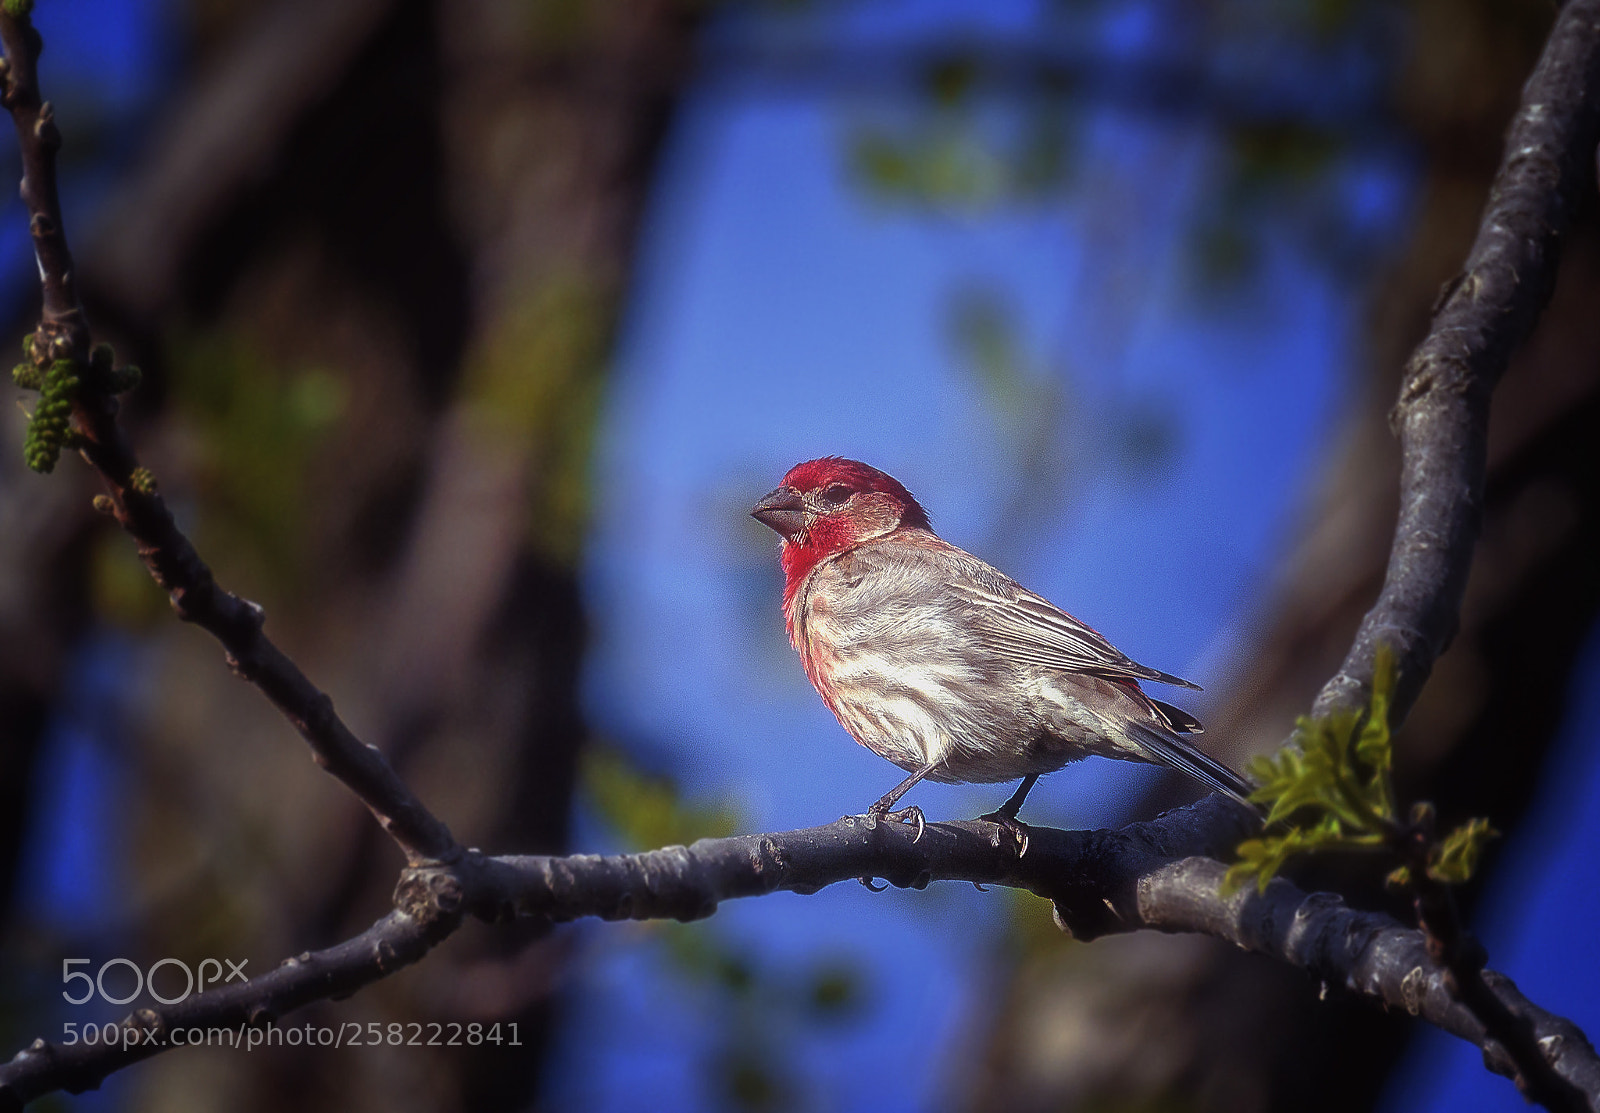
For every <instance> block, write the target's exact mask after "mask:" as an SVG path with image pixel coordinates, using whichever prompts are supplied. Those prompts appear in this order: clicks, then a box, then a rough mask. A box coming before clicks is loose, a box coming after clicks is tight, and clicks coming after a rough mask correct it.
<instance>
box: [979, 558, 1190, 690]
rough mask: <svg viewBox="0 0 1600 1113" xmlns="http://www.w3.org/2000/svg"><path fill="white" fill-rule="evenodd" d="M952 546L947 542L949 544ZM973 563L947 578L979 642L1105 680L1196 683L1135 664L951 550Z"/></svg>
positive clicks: (1011, 583) (1073, 621)
mask: <svg viewBox="0 0 1600 1113" xmlns="http://www.w3.org/2000/svg"><path fill="white" fill-rule="evenodd" d="M952 548H953V546H952ZM955 552H956V553H959V554H960V556H961V557H964V558H966V561H970V562H971V564H972V565H974V566H976V567H968V568H963V569H962V571H963V572H964V573H965V574H963V575H960V576H955V577H951V579H950V580H949V581H947V586H948V589H949V591H950V592H951V593H952V594H954V595H955V596H957V597H958V598H960V599H961V600H962V601H963V602H964V603H965V604H966V606H965V607H964V610H965V616H966V619H967V622H968V623H969V626H968V629H969V631H970V632H971V633H972V634H973V635H975V636H976V637H978V638H979V639H980V640H981V641H982V642H983V643H984V644H985V645H987V646H988V647H990V648H991V649H993V650H995V651H996V652H998V653H1002V654H1005V655H1006V656H1008V657H1011V658H1013V659H1014V660H1017V661H1022V662H1025V663H1027V664H1031V665H1039V666H1042V667H1044V668H1053V669H1068V670H1071V671H1074V672H1086V673H1091V674H1093V675H1095V676H1103V677H1106V678H1107V679H1110V680H1157V681H1160V682H1161V683H1163V684H1176V685H1178V686H1179V687H1182V688H1194V689H1197V690H1198V689H1199V687H1200V685H1198V684H1195V683H1193V682H1191V681H1188V680H1184V679H1183V678H1182V677H1177V676H1173V675H1172V674H1171V673H1165V672H1162V671H1161V670H1160V669H1153V668H1151V667H1149V666H1148V665H1141V664H1139V663H1138V662H1137V661H1135V660H1133V659H1132V658H1130V657H1129V656H1128V655H1127V654H1125V653H1123V652H1122V651H1121V650H1120V649H1118V648H1117V647H1116V646H1114V645H1112V644H1111V643H1110V642H1108V641H1107V640H1106V639H1105V637H1104V636H1103V635H1102V634H1101V633H1100V632H1099V631H1098V630H1095V629H1094V628H1093V627H1091V626H1086V625H1085V624H1084V623H1082V622H1079V621H1078V620H1077V619H1075V618H1073V617H1072V616H1071V615H1070V614H1067V613H1066V612H1065V611H1063V610H1062V609H1061V608H1059V607H1057V606H1056V605H1055V604H1053V603H1051V602H1050V601H1049V600H1048V599H1045V598H1043V597H1041V596H1038V595H1035V594H1034V593H1033V592H1031V591H1029V590H1028V589H1027V588H1025V587H1023V586H1022V585H1020V584H1018V583H1017V582H1016V581H1014V580H1012V579H1009V578H1008V577H1006V576H1004V575H1002V574H1001V573H1000V572H998V571H996V570H995V569H994V568H992V567H990V566H989V565H988V564H985V563H984V562H983V561H981V560H979V559H978V558H977V557H975V556H973V555H972V554H970V553H966V552H963V551H962V550H960V549H956V550H955Z"/></svg>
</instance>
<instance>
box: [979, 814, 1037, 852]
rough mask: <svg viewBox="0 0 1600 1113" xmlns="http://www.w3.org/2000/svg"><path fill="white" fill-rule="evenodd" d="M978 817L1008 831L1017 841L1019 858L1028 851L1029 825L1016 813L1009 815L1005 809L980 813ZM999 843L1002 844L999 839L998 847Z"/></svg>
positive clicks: (996, 844)
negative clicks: (985, 813)
mask: <svg viewBox="0 0 1600 1113" xmlns="http://www.w3.org/2000/svg"><path fill="white" fill-rule="evenodd" d="M978 819H979V820H981V821H982V822H985V823H993V824H994V825H995V826H996V827H998V828H1000V829H1001V830H1002V831H1005V832H1008V833H1009V834H1010V835H1011V837H1012V839H1014V840H1015V841H1016V844H1017V857H1018V858H1021V857H1022V856H1023V855H1025V854H1027V853H1028V825H1027V824H1026V823H1024V822H1022V820H1020V819H1018V818H1017V817H1016V816H1014V815H1008V814H1007V813H1006V812H1004V811H998V812H990V813H989V814H987V815H980V816H979V817H978ZM999 845H1000V844H999V842H998V841H997V842H996V843H995V846H996V847H997V848H998V847H999Z"/></svg>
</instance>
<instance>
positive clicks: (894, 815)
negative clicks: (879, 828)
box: [867, 804, 927, 843]
mask: <svg viewBox="0 0 1600 1113" xmlns="http://www.w3.org/2000/svg"><path fill="white" fill-rule="evenodd" d="M867 818H868V819H871V820H874V821H876V820H879V819H887V820H888V821H889V822H890V823H914V824H916V827H917V833H916V835H914V836H913V837H912V839H911V841H912V842H913V843H918V842H921V841H922V832H923V831H924V830H925V829H926V827H927V824H926V823H925V822H924V821H923V819H922V809H921V808H919V807H917V806H916V805H915V804H911V805H909V806H908V807H904V808H901V809H900V810H899V811H897V812H891V811H889V810H888V809H887V808H882V809H880V808H879V807H878V805H876V804H874V805H872V807H870V808H868V809H867Z"/></svg>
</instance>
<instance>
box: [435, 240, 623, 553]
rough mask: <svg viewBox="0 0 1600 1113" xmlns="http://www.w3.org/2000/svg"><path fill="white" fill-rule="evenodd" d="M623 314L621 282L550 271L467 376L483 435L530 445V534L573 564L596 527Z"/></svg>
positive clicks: (518, 305) (536, 544)
mask: <svg viewBox="0 0 1600 1113" xmlns="http://www.w3.org/2000/svg"><path fill="white" fill-rule="evenodd" d="M615 313H616V294H615V290H614V289H613V286H612V284H611V283H608V282H605V281H602V280H600V279H597V278H595V277H594V276H592V275H589V274H586V273H583V272H579V271H567V272H559V273H556V274H553V275H550V276H548V277H546V278H545V279H544V280H543V281H542V282H540V283H539V284H537V285H536V286H535V287H534V288H533V289H532V290H531V291H529V292H527V293H525V294H524V295H522V297H521V299H520V300H519V301H518V302H517V303H516V306H515V308H514V309H513V310H512V311H510V312H507V313H505V314H504V315H503V316H502V318H501V321H500V325H499V328H498V331H497V332H496V333H495V334H494V335H492V336H491V337H490V338H489V341H488V343H487V345H486V346H485V348H484V350H483V351H482V352H481V353H480V355H479V356H478V358H477V359H476V360H474V361H473V362H472V363H470V364H469V367H468V371H467V374H466V377H465V383H464V389H465V392H466V396H467V397H468V399H469V400H470V401H471V402H473V403H474V404H475V405H474V414H475V417H476V419H477V430H478V433H479V435H481V436H484V437H502V438H509V439H511V440H513V441H515V442H516V443H517V444H518V445H519V446H522V447H524V448H526V449H527V451H528V452H529V453H530V457H531V461H530V467H531V468H532V471H533V475H532V476H531V480H532V481H531V483H530V485H529V489H530V505H529V507H528V529H529V535H530V540H531V541H532V543H533V545H534V547H535V548H537V549H538V550H539V551H541V552H542V553H544V554H545V555H546V556H548V557H550V558H552V559H554V560H556V561H558V562H560V563H563V564H572V563H575V562H576V561H577V559H578V553H579V550H580V548H581V546H582V544H583V538H584V533H585V531H586V529H587V528H588V515H589V458H590V453H591V450H592V448H593V444H594V433H595V428H596V425H597V422H598V419H599V414H600V405H601V402H602V400H603V397H604V387H605V376H604V370H605V360H606V357H607V355H608V352H609V345H610V338H611V327H612V322H613V319H614V317H615Z"/></svg>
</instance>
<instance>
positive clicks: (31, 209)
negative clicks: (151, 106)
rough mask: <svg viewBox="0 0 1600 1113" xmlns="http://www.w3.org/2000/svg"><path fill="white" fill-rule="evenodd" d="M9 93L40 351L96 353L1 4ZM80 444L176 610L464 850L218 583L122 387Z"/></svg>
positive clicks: (21, 50)
mask: <svg viewBox="0 0 1600 1113" xmlns="http://www.w3.org/2000/svg"><path fill="white" fill-rule="evenodd" d="M0 45H3V46H4V49H5V60H6V68H5V70H4V72H3V73H0V81H3V88H0V103H3V104H4V105H5V106H6V108H7V109H8V110H9V111H10V112H11V117H12V120H13V121H14V122H15V124H16V129H17V142H18V145H19V146H20V148H21V153H22V199H23V202H24V203H25V204H26V205H27V207H28V217H29V226H30V228H31V230H32V233H33V243H34V250H35V252H36V253H37V255H38V260H39V272H40V276H41V285H42V287H43V290H44V305H43V309H42V312H41V314H40V320H39V327H38V329H37V330H36V331H35V333H34V341H33V343H34V347H35V350H37V351H39V352H41V353H43V354H44V355H45V356H46V357H47V358H49V359H71V360H74V361H75V362H77V363H79V364H85V363H87V362H88V356H89V328H88V323H87V321H86V319H85V317H84V312H83V306H82V304H81V303H80V302H79V300H78V293H77V285H76V281H75V277H74V271H73V263H72V253H71V252H70V251H69V250H68V249H67V240H66V234H65V230H64V228H63V226H62V221H61V204H60V199H59V197H58V194H57V190H56V150H57V148H59V147H60V145H61V137H60V134H59V132H58V131H57V130H56V126H55V122H54V120H53V118H52V112H51V109H50V105H49V103H48V102H42V101H41V100H40V97H39V82H38V68H37V66H38V59H39V50H40V40H39V34H38V32H37V31H35V30H34V28H33V26H32V24H31V23H30V22H29V21H28V20H27V19H26V18H22V19H16V18H13V17H11V16H9V15H5V14H4V13H3V12H0ZM73 418H74V422H75V425H76V428H77V432H78V433H79V435H80V440H79V442H78V443H79V448H80V451H81V452H82V455H83V457H84V459H85V460H87V461H88V462H89V464H90V465H91V466H92V467H93V468H94V469H95V470H96V471H97V472H99V473H100V476H101V478H102V479H103V480H104V481H105V484H106V488H107V490H108V492H109V494H110V497H111V503H112V507H113V513H114V514H115V516H116V519H117V521H118V522H119V523H120V524H121V525H122V528H123V529H125V530H126V531H127V532H128V533H129V534H131V535H132V536H133V538H134V540H135V541H137V542H138V545H139V556H140V558H141V559H142V560H143V561H144V563H145V566H146V567H147V568H149V570H150V574H151V576H153V577H154V578H155V580H156V582H157V583H158V584H160V585H161V586H162V587H163V588H164V589H166V591H167V595H168V598H169V599H170V600H171V601H172V607H173V609H174V610H175V611H177V613H178V616H179V617H180V618H182V619H183V620H184V621H185V622H193V623H194V624H196V625H197V626H200V627H202V628H203V629H205V630H207V631H208V632H210V633H211V634H212V635H213V636H215V637H216V638H217V640H218V641H220V642H221V643H222V646H223V649H224V650H225V651H226V652H227V660H228V664H229V665H230V666H232V668H233V670H234V671H235V672H236V673H238V674H239V675H240V676H241V677H243V678H244V679H246V680H248V681H250V682H251V683H252V684H254V685H255V686H256V687H257V688H259V689H260V690H261V691H262V693H263V694H265V695H266V697H267V698H268V699H269V700H271V701H272V703H273V704H274V705H275V706H276V707H277V708H278V710H279V711H281V712H282V713H283V715H284V717H285V718H287V719H288V720H289V721H290V723H292V724H293V725H294V728H295V729H296V730H297V731H299V732H300V735H301V737H302V738H304V739H305V740H306V742H307V743H308V744H310V746H311V750H312V754H313V756H314V758H315V760H316V762H317V764H318V765H320V766H322V768H324V769H325V770H327V771H328V772H329V773H330V774H332V775H333V776H334V777H336V778H338V779H339V780H340V781H342V782H343V783H344V784H345V786H346V787H348V788H349V789H350V790H351V791H352V792H354V793H355V794H356V796H357V797H358V798H359V799H360V800H361V802H362V803H364V804H365V805H366V806H367V807H368V808H369V809H370V810H371V811H372V814H373V815H374V816H376V817H377V819H378V822H379V823H380V824H382V826H383V828H384V830H386V831H388V832H389V834H390V835H391V836H392V837H393V838H394V840H395V841H396V842H397V843H399V845H400V847H401V848H402V849H403V850H404V851H405V853H406V856H407V858H408V859H409V860H410V861H411V862H412V863H413V864H415V863H418V862H424V861H433V860H447V859H449V858H451V857H453V856H454V855H456V854H458V853H460V848H459V847H458V846H457V845H456V842H455V840H454V839H453V838H451V836H450V831H449V829H448V828H447V827H446V826H445V825H444V824H443V823H442V822H441V821H440V820H439V819H437V818H436V817H435V816H434V815H433V814H432V813H430V812H429V811H428V809H427V807H426V806H424V805H423V803H422V801H421V800H420V799H418V798H417V796H416V794H415V793H413V792H412V791H411V789H410V788H409V787H407V785H406V784H405V782H404V781H402V780H401V779H400V777H399V776H398V775H397V774H396V773H395V771H394V770H393V768H391V767H390V765H389V763H388V762H387V761H386V760H385V759H384V757H383V755H382V754H381V753H379V752H378V750H376V749H375V748H373V747H372V746H369V745H367V744H366V743H364V742H362V741H361V740H360V739H359V738H357V737H356V736H355V735H354V734H353V733H352V732H351V731H350V728H349V727H347V726H346V725H345V724H344V722H343V720H341V719H340V718H339V716H338V714H337V713H336V712H335V711H334V709H333V701H332V700H331V699H329V698H328V696H327V695H326V694H325V693H324V692H322V691H321V690H319V689H318V688H317V687H316V686H315V685H314V684H312V683H311V681H309V680H308V679H306V676H305V674H304V673H302V672H301V671H300V670H299V668H298V667H296V666H295V664H294V662H293V661H291V660H290V659H289V658H288V657H287V656H285V655H284V653H283V652H282V651H281V650H280V649H278V647H277V646H276V645H274V644H273V642H272V640H271V639H270V638H268V637H267V636H266V634H265V633H263V632H262V623H263V621H264V617H265V616H264V614H263V612H262V610H261V608H260V607H259V606H257V605H256V604H254V603H252V602H250V601H249V600H247V599H242V598H240V597H239V596H237V595H234V594H233V593H231V592H229V591H226V590H224V589H223V588H221V587H220V586H218V585H217V583H216V581H215V579H213V577H212V574H211V569H210V568H209V567H207V566H206V563H205V562H204V561H203V560H201V559H200V555H199V554H198V553H197V552H196V551H195V549H194V546H193V545H192V544H190V542H189V539H188V538H187V537H185V536H184V534H183V532H182V531H181V530H179V529H178V526H177V523H176V522H175V521H174V520H173V518H172V514H171V512H170V511H169V510H168V509H167V506H166V502H165V500H163V499H162V498H161V496H160V494H159V493H157V492H156V491H155V490H154V488H153V487H152V486H151V485H150V484H149V483H146V482H136V481H135V478H134V473H135V471H137V470H139V461H138V459H137V457H136V456H135V455H134V452H133V448H132V446H131V445H129V443H128V441H127V438H126V437H124V436H123V434H122V430H121V427H120V426H119V425H118V424H117V420H116V418H117V402H116V399H115V397H113V396H112V395H110V394H108V393H106V392H105V391H104V390H102V389H97V388H96V384H94V383H93V382H92V381H89V382H87V383H86V384H85V388H84V389H81V390H80V391H79V392H78V394H77V396H76V398H75V400H74V403H73Z"/></svg>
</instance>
